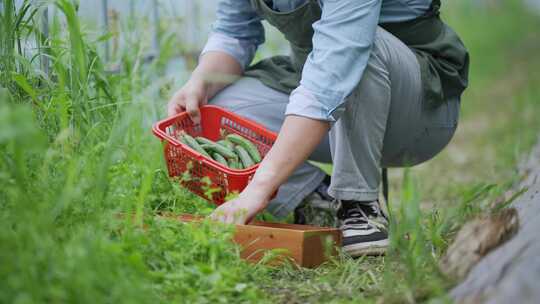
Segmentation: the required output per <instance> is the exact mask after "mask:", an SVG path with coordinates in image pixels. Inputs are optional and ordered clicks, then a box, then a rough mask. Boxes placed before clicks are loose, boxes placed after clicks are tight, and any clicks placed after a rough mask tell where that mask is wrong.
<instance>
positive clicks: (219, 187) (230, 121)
mask: <svg viewBox="0 0 540 304" xmlns="http://www.w3.org/2000/svg"><path fill="white" fill-rule="evenodd" d="M200 110H201V124H200V125H198V126H196V125H194V124H193V122H192V121H191V119H190V118H189V116H188V114H187V113H186V112H183V113H180V114H177V115H176V116H173V117H170V118H167V119H165V120H162V121H159V122H157V123H156V124H154V126H153V128H152V131H153V133H154V134H155V135H156V136H157V137H159V138H160V139H161V140H162V141H163V143H164V153H165V161H166V162H167V168H168V170H169V176H171V177H181V178H180V182H181V184H182V185H183V186H184V187H186V188H188V189H189V190H190V191H192V192H193V193H195V194H197V195H199V196H201V197H202V198H204V199H207V200H209V201H212V202H214V203H216V204H217V205H220V204H222V203H224V202H225V199H226V197H227V196H228V195H229V194H231V193H234V192H241V191H242V190H243V189H244V188H245V187H246V186H247V184H248V182H249V181H250V180H251V178H252V177H253V175H254V174H255V171H256V170H257V168H258V167H259V165H258V164H257V165H255V166H252V167H250V168H246V169H240V170H238V169H230V168H228V167H226V166H224V165H222V164H220V163H218V162H217V161H215V160H213V159H208V158H207V157H204V156H203V155H202V154H200V153H199V152H197V151H195V150H193V149H192V148H190V147H189V146H187V145H185V144H183V143H181V142H180V141H179V140H178V139H177V138H178V137H177V136H178V134H179V133H180V131H184V132H186V133H188V134H189V135H191V136H194V137H195V136H203V137H206V138H208V139H211V140H214V141H216V140H219V139H220V138H221V130H222V129H224V130H225V132H227V133H228V134H233V133H236V134H239V135H242V136H244V137H245V138H247V139H249V140H251V141H252V142H253V143H254V144H255V146H257V149H258V150H259V152H260V153H261V155H262V156H263V157H264V155H266V153H268V151H269V150H270V148H271V147H272V145H273V144H274V141H275V140H276V137H277V135H276V133H274V132H272V131H269V130H267V129H266V128H264V127H263V126H261V125H260V124H258V123H255V122H252V121H250V120H247V119H245V118H243V117H240V116H238V115H236V114H234V113H231V112H229V111H227V110H224V109H222V108H219V107H216V106H210V105H207V106H202V107H201V108H200Z"/></svg>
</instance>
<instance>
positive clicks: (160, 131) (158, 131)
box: [152, 112, 184, 147]
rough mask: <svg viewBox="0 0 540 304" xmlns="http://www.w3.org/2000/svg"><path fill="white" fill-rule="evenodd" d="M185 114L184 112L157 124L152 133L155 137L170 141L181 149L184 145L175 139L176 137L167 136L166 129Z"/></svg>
mask: <svg viewBox="0 0 540 304" xmlns="http://www.w3.org/2000/svg"><path fill="white" fill-rule="evenodd" d="M183 114H184V113H183V112H182V113H178V114H176V115H174V116H171V117H169V118H167V119H164V120H161V121H158V122H156V123H155V124H154V125H153V126H152V133H154V135H156V136H157V137H158V138H160V139H161V140H168V141H170V142H171V144H173V146H175V147H180V146H181V145H182V144H181V143H180V142H179V141H178V140H177V139H176V138H174V137H172V136H170V135H169V134H167V132H165V130H164V128H166V127H167V126H170V125H172V123H173V122H174V121H176V120H177V119H178V117H180V116H182V115H183Z"/></svg>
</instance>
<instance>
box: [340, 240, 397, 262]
mask: <svg viewBox="0 0 540 304" xmlns="http://www.w3.org/2000/svg"><path fill="white" fill-rule="evenodd" d="M388 243H389V242H388V239H384V240H380V241H375V242H369V243H356V244H351V245H347V246H343V251H344V252H346V253H347V254H348V255H350V256H351V257H353V258H356V257H359V256H363V255H384V254H385V253H386V248H388Z"/></svg>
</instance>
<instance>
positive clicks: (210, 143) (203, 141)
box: [195, 136, 215, 145]
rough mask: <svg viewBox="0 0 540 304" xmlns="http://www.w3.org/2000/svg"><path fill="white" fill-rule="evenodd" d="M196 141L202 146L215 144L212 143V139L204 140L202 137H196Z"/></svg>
mask: <svg viewBox="0 0 540 304" xmlns="http://www.w3.org/2000/svg"><path fill="white" fill-rule="evenodd" d="M195 140H196V141H197V142H198V143H199V144H201V145H204V144H206V145H212V144H215V142H213V141H211V140H210V139H208V138H204V137H201V136H197V137H195Z"/></svg>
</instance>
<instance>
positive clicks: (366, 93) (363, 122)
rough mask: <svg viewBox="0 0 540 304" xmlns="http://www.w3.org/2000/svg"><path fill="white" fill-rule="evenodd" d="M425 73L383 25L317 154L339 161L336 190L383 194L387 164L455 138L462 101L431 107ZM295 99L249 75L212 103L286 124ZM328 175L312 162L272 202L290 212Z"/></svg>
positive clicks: (343, 195) (404, 161)
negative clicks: (427, 102) (425, 90)
mask: <svg viewBox="0 0 540 304" xmlns="http://www.w3.org/2000/svg"><path fill="white" fill-rule="evenodd" d="M420 77H421V76H420V67H419V65H418V61H417V59H416V56H415V55H414V53H413V52H412V51H411V50H410V49H409V48H408V47H407V46H406V45H404V44H403V43H402V42H401V41H400V40H399V39H397V38H396V37H394V36H393V35H392V34H390V33H388V32H387V31H385V30H383V29H382V28H378V30H377V33H376V36H375V41H374V45H373V48H372V51H371V56H370V59H369V61H368V65H367V68H366V70H365V72H364V74H363V77H362V79H361V80H360V82H359V83H358V86H357V87H356V88H355V90H354V91H353V92H352V94H351V95H349V96H348V97H347V100H346V102H345V104H344V107H345V111H344V114H343V115H342V116H341V117H340V118H339V120H338V121H337V122H335V123H334V124H333V126H332V128H331V130H330V132H329V134H328V136H327V137H326V138H325V139H324V140H323V141H322V142H321V144H320V145H319V146H318V147H317V149H316V150H315V151H314V152H313V154H312V155H311V157H310V159H311V160H314V161H318V162H332V163H333V172H332V183H331V185H330V188H329V190H328V193H329V194H330V195H331V196H332V197H334V198H336V199H341V200H358V201H371V200H376V199H377V198H378V195H379V184H380V169H381V167H403V166H413V165H416V164H419V163H421V162H424V161H426V160H428V159H430V158H432V157H433V156H435V155H436V154H437V153H439V152H440V151H441V150H442V149H443V148H444V147H445V146H446V145H447V144H448V142H449V141H450V140H451V138H452V136H453V134H454V132H455V130H456V127H457V120H458V116H459V105H460V102H459V100H458V99H455V100H448V101H447V102H446V103H444V104H442V105H441V106H439V107H436V108H431V107H428V106H427V105H425V104H424V103H423V97H422V83H421V79H420ZM288 102H289V96H288V95H287V94H284V93H282V92H279V91H276V90H274V89H272V88H269V87H267V86H265V85H264V84H262V83H261V82H260V81H259V80H257V79H254V78H247V77H244V78H241V79H240V80H238V81H237V82H235V83H234V84H232V85H230V86H228V87H227V88H225V89H224V90H223V91H221V92H220V93H219V94H218V95H216V96H215V97H214V98H213V99H212V100H211V101H210V104H214V105H218V106H221V107H224V108H227V109H229V110H231V111H233V112H235V113H237V114H239V115H241V116H244V117H246V118H248V119H251V120H253V121H256V122H259V123H261V124H262V125H264V126H266V127H267V128H269V129H270V130H272V131H275V132H278V131H279V129H280V127H281V125H282V123H283V121H284V119H285V115H284V113H285V108H286V107H287V103H288ZM306 136H309V135H306ZM293 148H294V147H293ZM324 177H325V173H324V172H322V171H321V170H320V169H319V168H317V167H315V166H313V165H311V164H310V163H308V162H306V163H304V164H303V165H301V166H300V167H299V168H298V169H297V170H296V171H295V173H294V174H293V175H292V176H291V177H290V178H289V179H288V181H287V183H285V184H284V185H282V186H281V187H280V189H279V191H278V194H277V196H276V198H275V199H273V200H272V202H271V203H270V205H269V207H268V210H269V211H270V212H271V213H273V214H274V215H275V216H278V217H284V216H287V214H288V213H290V212H291V211H293V210H294V209H295V208H296V207H297V206H298V205H299V204H300V203H301V202H302V200H303V199H304V198H305V197H306V196H307V195H309V194H310V193H311V192H313V191H314V189H315V188H316V187H317V186H318V185H319V184H320V183H321V181H322V180H323V179H324Z"/></svg>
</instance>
